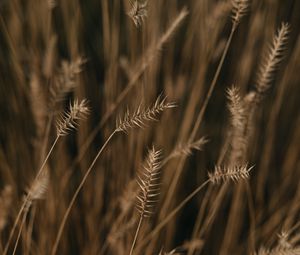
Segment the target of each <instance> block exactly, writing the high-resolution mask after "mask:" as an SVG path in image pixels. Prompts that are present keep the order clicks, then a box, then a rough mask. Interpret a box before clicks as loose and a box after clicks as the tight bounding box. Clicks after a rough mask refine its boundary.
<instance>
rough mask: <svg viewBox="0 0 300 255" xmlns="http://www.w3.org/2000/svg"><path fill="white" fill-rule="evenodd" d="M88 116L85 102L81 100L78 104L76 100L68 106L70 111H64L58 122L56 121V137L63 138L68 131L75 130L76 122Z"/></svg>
mask: <svg viewBox="0 0 300 255" xmlns="http://www.w3.org/2000/svg"><path fill="white" fill-rule="evenodd" d="M88 114H89V108H88V106H87V101H86V100H85V99H83V100H82V101H81V102H80V103H79V102H78V100H77V99H76V100H75V101H74V102H73V104H70V109H69V110H68V111H66V112H65V113H64V114H63V116H62V117H61V119H60V120H58V121H57V124H56V130H57V135H58V136H65V135H67V134H68V133H69V131H71V130H74V129H77V126H78V120H80V119H83V118H85V117H86V115H88Z"/></svg>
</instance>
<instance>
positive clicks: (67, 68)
mask: <svg viewBox="0 0 300 255" xmlns="http://www.w3.org/2000/svg"><path fill="white" fill-rule="evenodd" d="M85 63H86V59H84V58H82V57H78V58H77V59H75V60H73V61H71V62H68V61H66V60H64V61H62V63H61V70H60V73H59V74H58V75H57V76H56V77H54V81H53V83H52V86H51V87H50V94H51V99H50V108H51V110H53V109H52V108H53V107H54V106H55V105H56V103H57V102H60V101H62V100H63V99H64V98H65V97H66V95H67V94H68V93H69V92H71V91H72V90H73V89H74V88H75V87H76V85H77V84H76V77H77V75H78V74H80V73H81V72H82V66H83V64H85Z"/></svg>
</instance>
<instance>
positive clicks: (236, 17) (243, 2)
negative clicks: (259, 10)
mask: <svg viewBox="0 0 300 255" xmlns="http://www.w3.org/2000/svg"><path fill="white" fill-rule="evenodd" d="M232 6H233V9H232V22H233V25H234V27H236V26H237V25H238V24H239V23H240V21H241V18H242V17H243V16H244V15H245V14H246V13H247V11H248V8H249V0H232Z"/></svg>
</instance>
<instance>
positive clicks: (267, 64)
mask: <svg viewBox="0 0 300 255" xmlns="http://www.w3.org/2000/svg"><path fill="white" fill-rule="evenodd" d="M288 34H289V25H288V24H286V23H282V25H281V27H280V29H279V30H278V33H277V35H275V37H274V39H273V42H272V44H271V45H270V47H269V50H268V52H267V54H265V57H264V59H263V61H262V63H261V65H260V68H259V71H258V78H257V82H256V86H255V87H256V90H257V92H258V94H259V95H262V94H263V93H265V92H266V90H268V89H269V87H270V83H271V82H272V79H273V77H274V72H275V71H276V69H277V68H278V65H279V63H280V62H281V60H282V59H283V56H284V51H285V46H286V44H287V41H288Z"/></svg>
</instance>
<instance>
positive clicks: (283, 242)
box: [254, 232, 300, 255]
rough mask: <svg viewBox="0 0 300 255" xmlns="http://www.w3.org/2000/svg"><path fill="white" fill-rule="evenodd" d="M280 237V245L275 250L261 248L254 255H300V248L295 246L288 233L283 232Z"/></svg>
mask: <svg viewBox="0 0 300 255" xmlns="http://www.w3.org/2000/svg"><path fill="white" fill-rule="evenodd" d="M278 237H279V240H278V244H277V245H276V246H275V247H274V248H272V249H268V248H265V247H261V248H260V249H259V251H258V252H257V253H254V255H300V246H293V245H292V244H291V243H290V241H289V240H288V239H289V236H288V234H287V233H286V232H282V233H281V234H279V235H278Z"/></svg>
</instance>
